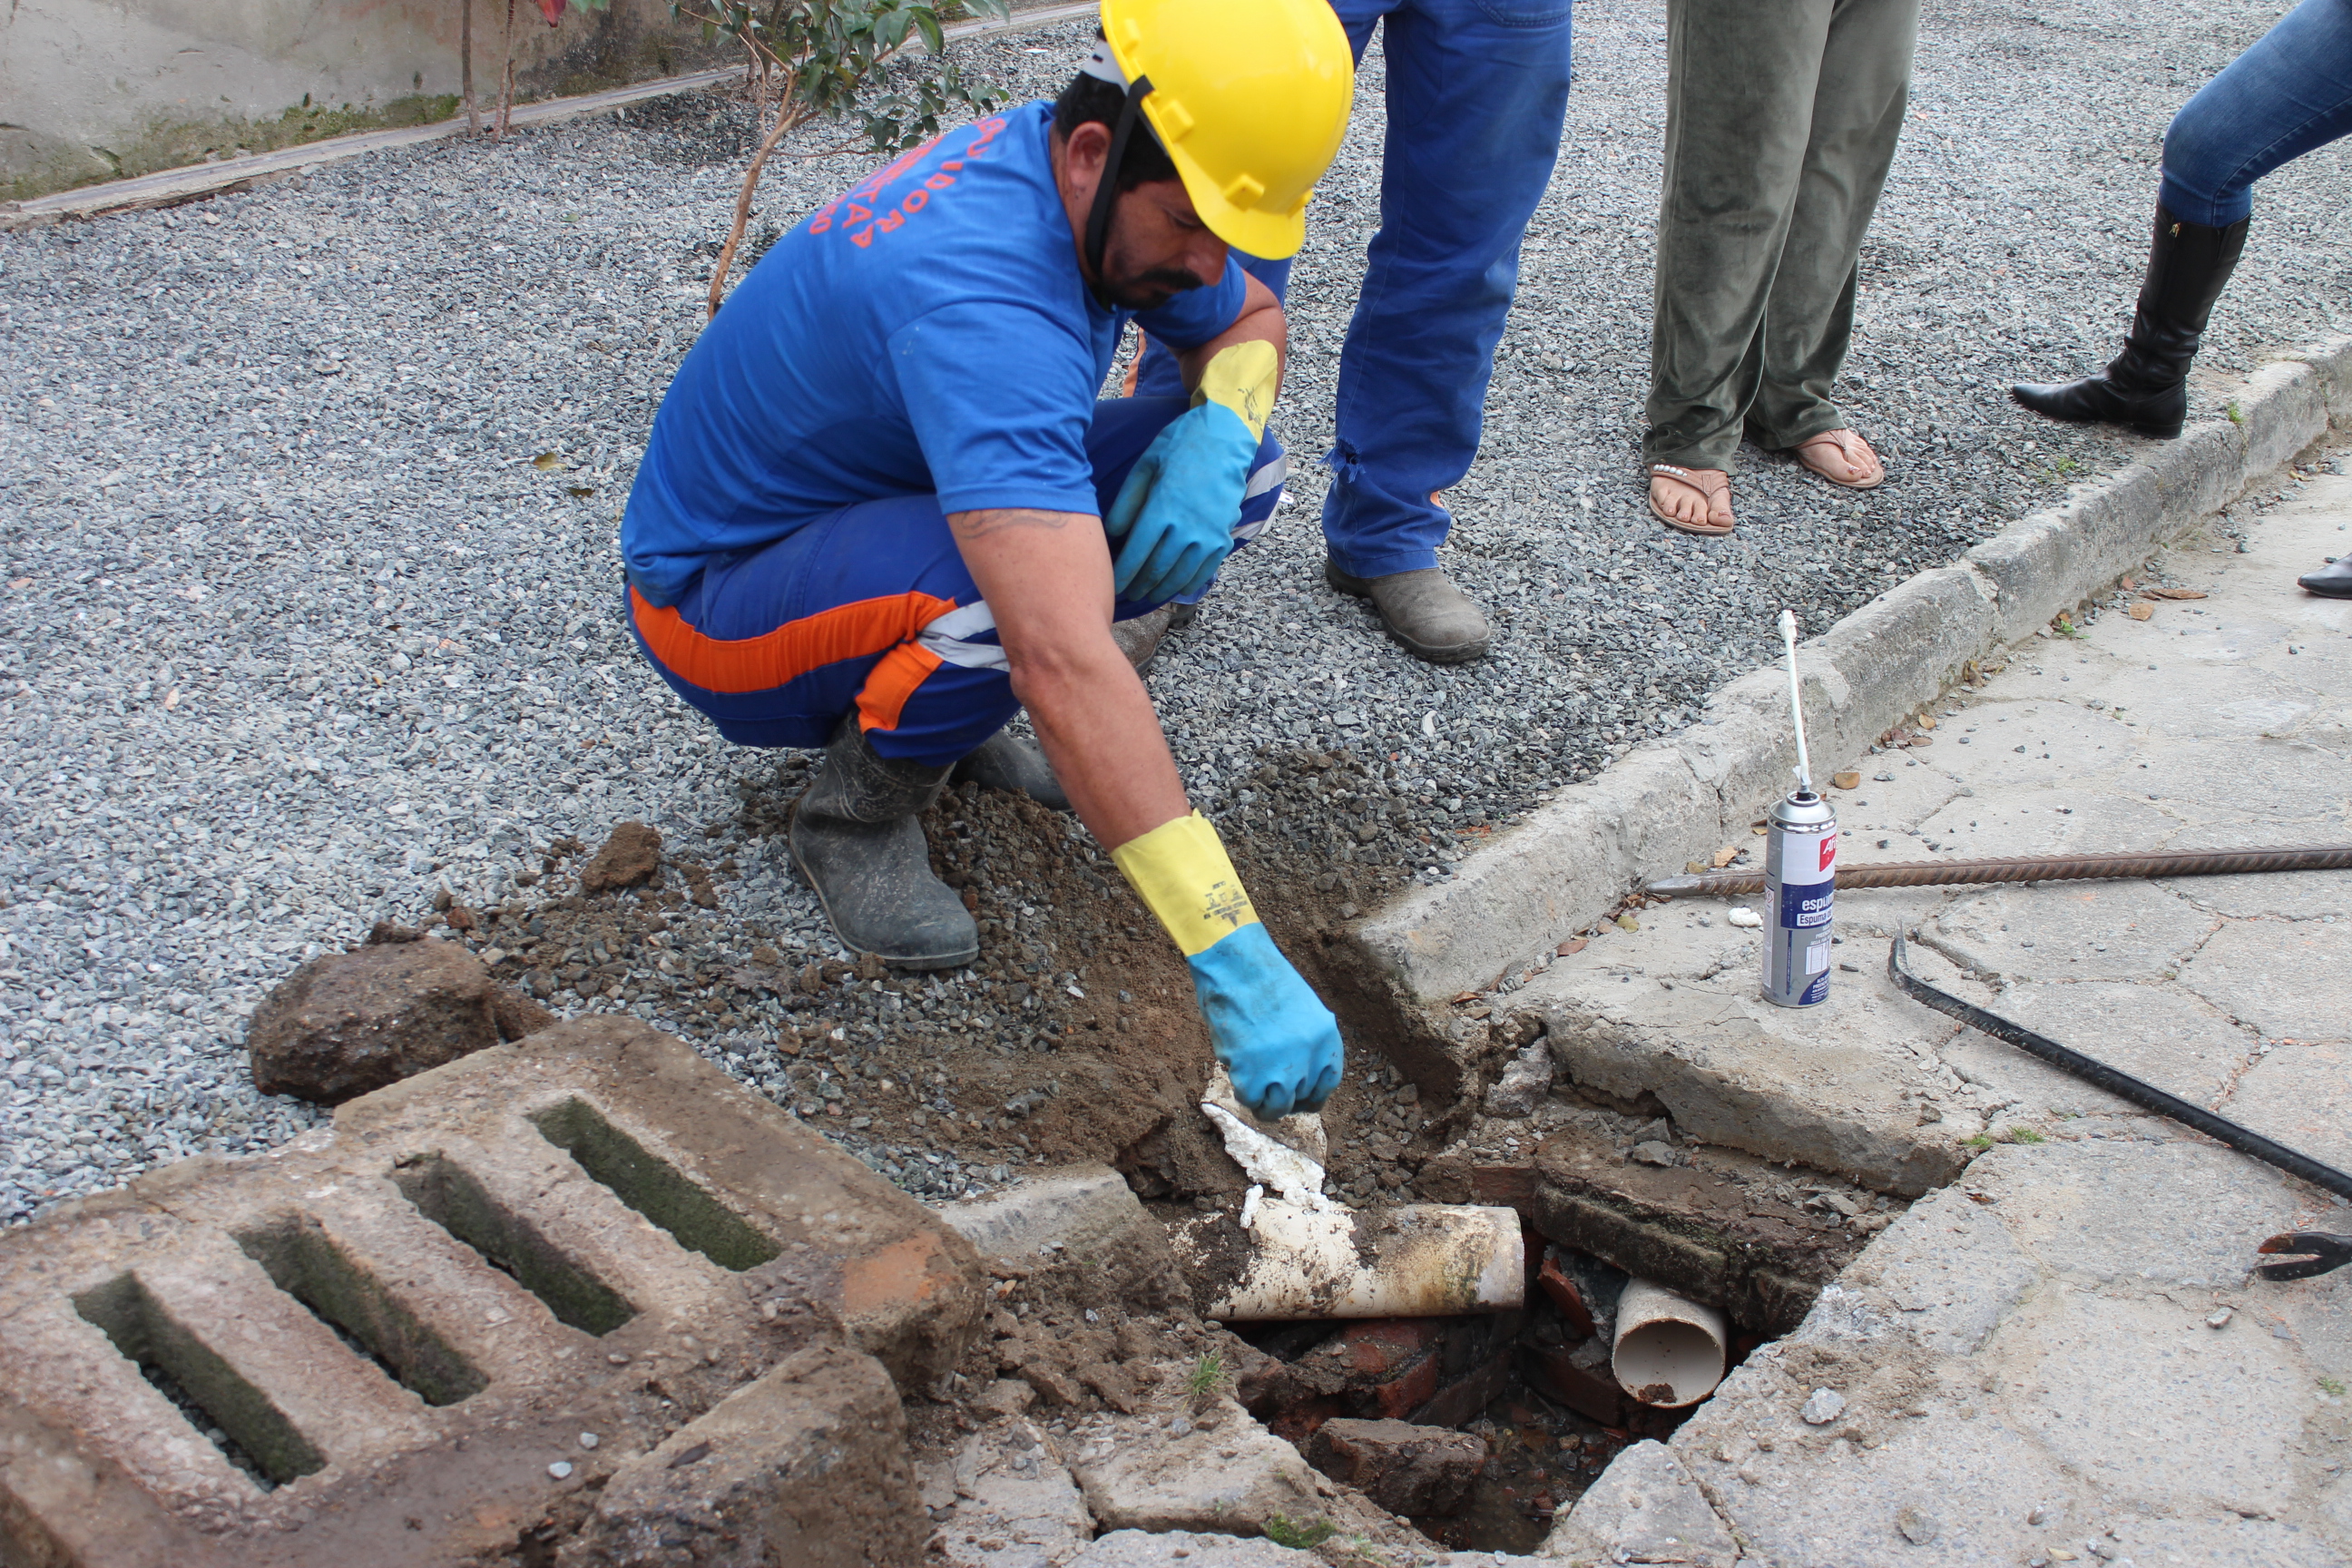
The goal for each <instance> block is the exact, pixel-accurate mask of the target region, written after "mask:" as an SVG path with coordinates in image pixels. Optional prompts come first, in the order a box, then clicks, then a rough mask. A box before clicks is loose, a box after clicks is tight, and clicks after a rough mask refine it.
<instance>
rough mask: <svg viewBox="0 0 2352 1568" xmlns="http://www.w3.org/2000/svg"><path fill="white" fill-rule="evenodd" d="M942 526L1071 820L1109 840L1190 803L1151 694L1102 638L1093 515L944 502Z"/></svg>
mask: <svg viewBox="0 0 2352 1568" xmlns="http://www.w3.org/2000/svg"><path fill="white" fill-rule="evenodd" d="M948 526H949V527H950V528H951V529H952V530H954V531H955V538H956V545H957V548H958V549H959V550H961V552H962V554H963V559H964V564H965V565H966V566H967V567H969V568H970V569H971V575H972V580H973V581H974V582H975V583H977V584H979V585H980V591H981V595H982V597H984V598H985V599H986V600H987V601H988V605H989V608H990V610H991V611H992V613H993V614H994V616H995V619H996V631H997V636H998V637H999V639H1000V640H1001V641H1002V642H1003V644H1004V657H1005V661H1006V663H1007V664H1008V665H1009V666H1010V667H1011V671H1012V676H1013V693H1014V695H1016V696H1018V697H1019V698H1020V699H1021V702H1022V705H1023V706H1024V708H1026V709H1027V710H1029V721H1030V723H1031V724H1033V725H1034V726H1035V728H1036V731H1037V741H1038V743H1039V744H1040V745H1042V746H1043V747H1044V748H1045V756H1046V759H1047V760H1048V761H1049V762H1051V763H1053V764H1054V773H1055V776H1056V777H1057V778H1059V779H1060V780H1061V781H1062V788H1063V789H1064V790H1065V791H1066V792H1067V793H1068V795H1069V797H1070V804H1071V805H1073V806H1074V807H1076V810H1077V814H1078V817H1079V820H1081V821H1082V822H1084V823H1085V824H1086V825H1087V827H1088V828H1089V829H1091V830H1092V831H1093V833H1094V836H1095V837H1096V838H1097V839H1098V840H1100V841H1101V842H1102V843H1103V844H1104V845H1105V846H1117V845H1120V844H1124V843H1126V842H1127V841H1128V840H1129V839H1130V838H1133V837H1137V836H1139V835H1140V834H1144V833H1148V832H1150V830H1151V829H1152V828H1155V827H1157V826H1160V824H1161V823H1164V822H1168V821H1170V820H1171V819H1173V818H1175V817H1179V816H1184V815H1185V814H1186V813H1187V812H1189V811H1191V810H1192V803H1191V802H1190V801H1188V800H1187V799H1186V798H1185V796H1184V786H1183V784H1182V783H1181V781H1180V780H1179V779H1178V778H1177V776H1176V761H1175V759H1174V758H1173V757H1171V755H1170V754H1169V752H1168V742H1167V739H1166V737H1164V736H1163V735H1161V734H1160V719H1159V716H1158V715H1157V714H1155V713H1154V712H1153V711H1152V710H1151V698H1150V694H1149V693H1148V692H1146V691H1145V690H1144V689H1143V681H1142V679H1141V678H1140V677H1139V676H1138V675H1137V674H1136V673H1135V669H1134V667H1133V666H1131V665H1129V663H1128V662H1127V656H1126V655H1125V654H1123V653H1121V652H1120V651H1119V647H1118V644H1117V643H1116V642H1113V641H1112V640H1111V635H1110V613H1111V581H1110V546H1109V543H1108V541H1106V540H1105V538H1104V537H1103V531H1102V524H1101V522H1100V521H1099V520H1097V519H1096V518H1094V517H1091V516H1088V515H1087V514H1086V513H1083V512H1060V511H1034V510H1019V509H1008V510H992V511H961V512H950V514H949V515H948Z"/></svg>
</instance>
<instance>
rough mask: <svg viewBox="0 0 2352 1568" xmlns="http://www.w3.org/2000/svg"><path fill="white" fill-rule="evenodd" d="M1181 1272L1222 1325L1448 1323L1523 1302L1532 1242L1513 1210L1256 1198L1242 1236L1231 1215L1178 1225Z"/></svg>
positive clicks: (1174, 1231)
mask: <svg viewBox="0 0 2352 1568" xmlns="http://www.w3.org/2000/svg"><path fill="white" fill-rule="evenodd" d="M1169 1239H1170V1241H1171V1244H1172V1245H1173V1247H1174V1248H1175V1251H1176V1255H1177V1258H1178V1261H1179V1262H1180V1263H1181V1264H1182V1265H1183V1268H1184V1270H1185V1273H1186V1274H1187V1275H1188V1276H1189V1277H1190V1278H1191V1279H1194V1280H1196V1281H1199V1282H1200V1288H1201V1289H1202V1293H1203V1294H1204V1295H1205V1296H1206V1298H1207V1300H1205V1301H1204V1302H1203V1303H1202V1309H1201V1310H1202V1316H1204V1317H1208V1318H1213V1319H1216V1320H1219V1321H1224V1322H1281V1321H1295V1320H1297V1319H1304V1318H1440V1317H1450V1316H1454V1315H1458V1314H1461V1313H1465V1312H1500V1311H1507V1310H1510V1309H1512V1308H1514V1307H1518V1306H1521V1305H1523V1304H1525V1302H1526V1300H1527V1246H1526V1243H1525V1242H1523V1241H1522V1240H1521V1239H1520V1236H1519V1216H1518V1215H1517V1213H1516V1212H1515V1211H1513V1210H1511V1209H1507V1208H1481V1207H1474V1206H1470V1205H1449V1204H1413V1205H1407V1206H1404V1207H1402V1208H1392V1209H1381V1210H1376V1211H1373V1212H1371V1213H1358V1212H1356V1211H1353V1210H1349V1209H1339V1208H1332V1209H1315V1208H1308V1207H1306V1206H1305V1205H1299V1204H1293V1203H1285V1202H1283V1201H1281V1200H1279V1199H1273V1198H1269V1199H1265V1200H1264V1201H1262V1202H1260V1203H1259V1204H1258V1205H1257V1207H1256V1210H1255V1213H1254V1214H1253V1215H1252V1216H1251V1223H1250V1226H1249V1228H1248V1229H1247V1230H1244V1229H1243V1228H1242V1227H1241V1226H1238V1225H1236V1224H1235V1223H1234V1219H1233V1216H1231V1215H1202V1216H1201V1217H1199V1218H1197V1219H1192V1220H1187V1221H1184V1222H1183V1223H1181V1224H1180V1225H1177V1226H1173V1227H1171V1232H1170V1237H1169Z"/></svg>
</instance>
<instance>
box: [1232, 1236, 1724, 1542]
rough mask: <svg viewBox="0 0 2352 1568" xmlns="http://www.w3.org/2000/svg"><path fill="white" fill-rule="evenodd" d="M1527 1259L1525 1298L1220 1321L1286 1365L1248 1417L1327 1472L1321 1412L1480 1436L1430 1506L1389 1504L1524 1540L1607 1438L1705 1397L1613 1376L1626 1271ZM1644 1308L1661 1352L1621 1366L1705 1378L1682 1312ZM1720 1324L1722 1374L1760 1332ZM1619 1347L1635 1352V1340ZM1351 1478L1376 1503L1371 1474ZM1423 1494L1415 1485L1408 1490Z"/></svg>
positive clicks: (1658, 1428) (1427, 1524)
mask: <svg viewBox="0 0 2352 1568" xmlns="http://www.w3.org/2000/svg"><path fill="white" fill-rule="evenodd" d="M1629 1284H1633V1285H1636V1286H1637V1287H1638V1284H1639V1282H1633V1281H1629V1278H1628V1276H1627V1275H1626V1274H1625V1273H1624V1272H1623V1271H1622V1270H1620V1269H1617V1268H1612V1267H1611V1266H1610V1265H1609V1264H1607V1263H1605V1262H1602V1261H1601V1259H1599V1258H1592V1257H1590V1256H1588V1255H1586V1254H1583V1253H1580V1252H1576V1251H1573V1250H1571V1249H1570V1248H1566V1247H1558V1246H1553V1245H1549V1244H1545V1243H1543V1242H1541V1241H1540V1240H1538V1239H1536V1238H1532V1237H1531V1238H1530V1245H1529V1256H1528V1296H1527V1303H1526V1305H1525V1306H1524V1307H1523V1308H1521V1309H1519V1310H1515V1311H1508V1312H1496V1313H1487V1314H1483V1315H1476V1316H1468V1317H1456V1318H1395V1319H1363V1320H1358V1321H1352V1322H1333V1321H1316V1322H1287V1323H1234V1324H1230V1325H1228V1327H1230V1328H1231V1329H1232V1330H1233V1331H1234V1332H1235V1333H1237V1334H1239V1335H1240V1336H1241V1337H1242V1338H1244V1339H1245V1340H1247V1341H1248V1342H1250V1343H1251V1344H1253V1345H1254V1346H1255V1347H1256V1348H1257V1349H1259V1350H1261V1351H1263V1352H1265V1353H1266V1354H1268V1355H1271V1356H1273V1357H1274V1358H1275V1359H1276V1361H1278V1362H1281V1363H1284V1367H1285V1369H1286V1370H1285V1373H1284V1374H1282V1375H1281V1376H1279V1377H1277V1378H1276V1379H1273V1380H1270V1381H1269V1384H1268V1392H1266V1393H1265V1394H1262V1395H1261V1397H1259V1398H1258V1399H1256V1400H1255V1401H1249V1402H1248V1403H1250V1406H1251V1409H1252V1412H1253V1414H1255V1415H1257V1416H1258V1417H1259V1418H1260V1419H1261V1420H1263V1421H1265V1423H1266V1425H1267V1426H1268V1427H1269V1428H1270V1429H1271V1430H1272V1431H1274V1432H1275V1433H1276V1435H1277V1436H1283V1437H1286V1438H1288V1439H1289V1440H1290V1441H1292V1442H1294V1443H1296V1444H1297V1445H1298V1446H1299V1447H1300V1449H1301V1451H1302V1452H1304V1453H1305V1454H1307V1457H1308V1458H1309V1459H1310V1461H1318V1460H1319V1461H1320V1462H1321V1468H1328V1469H1331V1470H1332V1473H1334V1474H1335V1475H1338V1476H1339V1479H1351V1478H1349V1476H1347V1475H1346V1474H1344V1473H1342V1468H1335V1466H1334V1459H1335V1458H1337V1456H1335V1455H1334V1454H1333V1453H1332V1451H1331V1445H1330V1444H1329V1442H1328V1439H1327V1441H1326V1443H1325V1444H1324V1445H1323V1446H1322V1447H1321V1448H1320V1449H1319V1450H1318V1443H1317V1439H1316V1435H1317V1433H1318V1431H1319V1430H1320V1429H1321V1428H1322V1427H1323V1426H1325V1425H1326V1424H1328V1423H1329V1422H1331V1421H1333V1420H1338V1419H1343V1418H1354V1419H1359V1420H1367V1419H1370V1420H1377V1419H1381V1418H1383V1417H1386V1418H1391V1419H1395V1420H1400V1421H1405V1422H1410V1423H1412V1424H1413V1425H1415V1426H1440V1427H1450V1428H1453V1429H1454V1430H1456V1431H1461V1432H1466V1433H1470V1434H1472V1435H1475V1436H1478V1437H1479V1438H1481V1439H1482V1440H1483V1441H1484V1442H1485V1444H1486V1459H1485V1462H1484V1463H1483V1464H1482V1465H1481V1466H1480V1467H1479V1468H1478V1471H1477V1474H1476V1475H1475V1478H1474V1479H1471V1480H1470V1481H1469V1483H1468V1484H1467V1485H1466V1486H1464V1487H1455V1488H1453V1489H1447V1490H1445V1492H1444V1496H1443V1497H1442V1498H1441V1499H1440V1500H1439V1501H1440V1503H1441V1505H1442V1508H1443V1511H1433V1512H1417V1511H1414V1508H1415V1506H1417V1505H1415V1504H1413V1503H1412V1502H1411V1501H1410V1500H1408V1499H1406V1498H1403V1497H1397V1498H1395V1499H1394V1501H1395V1502H1398V1503H1404V1504H1406V1505H1407V1506H1404V1507H1402V1508H1395V1509H1393V1510H1392V1511H1398V1512H1402V1513H1404V1514H1405V1516H1406V1517H1407V1518H1408V1519H1410V1520H1411V1521H1412V1525H1413V1527H1414V1528H1415V1529H1417V1530H1419V1531H1421V1532H1422V1533H1423V1535H1425V1536H1427V1537H1428V1538H1429V1539H1430V1540H1431V1541H1432V1542H1435V1543H1436V1544H1438V1545H1440V1546H1443V1547H1445V1548H1448V1549H1451V1550H1454V1551H1475V1552H1513V1553H1522V1554H1524V1553H1531V1552H1536V1551H1537V1550H1538V1549H1539V1548H1540V1547H1541V1545H1542V1543H1543V1541H1544V1539H1545V1537H1546V1536H1547V1535H1548V1534H1549V1532H1550V1531H1551V1527H1552V1522H1553V1521H1554V1519H1555V1518H1556V1517H1557V1516H1558V1515H1559V1514H1563V1513H1566V1512H1567V1511H1568V1510H1569V1509H1570V1507H1571V1506H1573V1505H1574V1503H1575V1501H1576V1500H1577V1499H1578V1498H1580V1497H1581V1496H1582V1495H1583V1493H1584V1490H1585V1489H1586V1488H1587V1487H1589V1486H1591V1483H1592V1481H1593V1479H1595V1478H1596V1477H1598V1476H1599V1475H1600V1473H1601V1470H1602V1469H1604V1468H1606V1467H1607V1466H1608V1464H1609V1462H1610V1461H1611V1460H1612V1459H1613V1458H1616V1457H1617V1455H1618V1453H1619V1452H1620V1451H1621V1450H1622V1449H1623V1448H1625V1447H1628V1446H1629V1445H1631V1444H1633V1443H1636V1442H1639V1441H1641V1440H1643V1439H1644V1438H1657V1439H1660V1440H1663V1439H1664V1438H1667V1437H1669V1436H1672V1435H1673V1434H1674V1431H1675V1428H1676V1427H1678V1426H1681V1425H1682V1424H1683V1422H1684V1421H1685V1420H1687V1419H1688V1418H1689V1417H1690V1415H1691V1413H1692V1412H1693V1411H1695V1410H1696V1409H1698V1408H1699V1407H1700V1406H1701V1405H1704V1404H1705V1402H1706V1401H1705V1398H1699V1399H1696V1400H1694V1401H1693V1402H1692V1403H1689V1404H1687V1405H1681V1406H1679V1407H1676V1408H1658V1407H1656V1406H1654V1405H1645V1404H1643V1402H1642V1401H1641V1400H1640V1399H1638V1398H1636V1397H1635V1396H1634V1395H1633V1394H1631V1393H1629V1392H1628V1391H1627V1390H1626V1389H1625V1388H1624V1387H1622V1385H1621V1384H1620V1383H1619V1381H1618V1376H1617V1372H1618V1371H1622V1370H1625V1368H1618V1369H1614V1370H1612V1342H1613V1337H1614V1329H1615V1325H1616V1320H1617V1310H1618V1307H1619V1303H1620V1301H1621V1300H1622V1299H1623V1298H1625V1296H1626V1294H1627V1291H1628V1287H1629ZM1636 1300H1637V1301H1638V1300H1639V1298H1638V1296H1637V1298H1636ZM1700 1308H1701V1310H1702V1311H1706V1310H1707V1304H1704V1303H1702V1304H1700ZM1636 1310H1643V1311H1644V1312H1649V1311H1651V1310H1654V1304H1653V1306H1652V1307H1638V1306H1637V1308H1636ZM1645 1321H1656V1322H1657V1324H1658V1326H1657V1327H1656V1328H1654V1330H1651V1331H1649V1333H1650V1335H1651V1337H1653V1338H1654V1339H1655V1340H1656V1341H1657V1342H1658V1346H1659V1348H1660V1349H1662V1350H1663V1351H1664V1352H1665V1355H1664V1360H1663V1361H1660V1360H1656V1359H1653V1360H1651V1361H1649V1362H1647V1363H1644V1362H1643V1361H1642V1360H1641V1358H1640V1357H1639V1355H1638V1353H1637V1354H1635V1355H1634V1356H1633V1358H1632V1359H1629V1361H1628V1362H1627V1363H1626V1366H1627V1367H1634V1368H1641V1367H1647V1368H1648V1369H1649V1370H1640V1371H1636V1373H1635V1375H1638V1376H1641V1377H1643V1378H1644V1379H1646V1380H1648V1382H1649V1384H1650V1385H1651V1386H1650V1387H1649V1388H1648V1392H1650V1393H1652V1394H1654V1395H1655V1394H1659V1393H1660V1390H1659V1389H1658V1388H1657V1387H1656V1386H1655V1384H1657V1383H1658V1382H1659V1381H1660V1380H1661V1373H1660V1371H1659V1369H1660V1368H1664V1369H1665V1371H1666V1373H1667V1374H1669V1375H1671V1376H1675V1377H1682V1378H1687V1377H1688V1376H1689V1375H1690V1374H1691V1373H1692V1370H1693V1366H1694V1355H1695V1354H1696V1360H1697V1363H1699V1368H1698V1370H1699V1374H1700V1379H1701V1383H1702V1384H1703V1385H1704V1386H1706V1387H1707V1388H1708V1389H1710V1391H1711V1389H1712V1386H1713V1373H1712V1369H1711V1367H1708V1366H1706V1364H1705V1363H1706V1360H1707V1356H1708V1354H1709V1353H1710V1352H1708V1351H1707V1350H1706V1347H1705V1346H1704V1345H1701V1344H1699V1343H1697V1342H1696V1340H1695V1339H1694V1338H1693V1328H1692V1325H1691V1324H1689V1323H1687V1322H1685V1321H1681V1320H1680V1319H1678V1318H1675V1317H1672V1316H1669V1317H1666V1318H1663V1319H1655V1320H1651V1319H1645ZM1720 1321H1721V1320H1720V1318H1719V1316H1718V1317H1717V1322H1718V1324H1719V1323H1720ZM1720 1331H1721V1332H1722V1333H1723V1335H1724V1338H1725V1340H1726V1345H1725V1349H1726V1351H1727V1356H1726V1367H1725V1370H1726V1371H1728V1369H1729V1368H1730V1367H1733V1366H1737V1365H1738V1363H1740V1361H1742V1360H1744V1359H1745V1358H1746V1357H1747V1356H1748V1354H1749V1353H1751V1352H1753V1351H1754V1350H1755V1348H1756V1347H1757V1346H1758V1345H1760V1344H1762V1343H1764V1342H1765V1341H1764V1338H1763V1337H1762V1336H1760V1335H1758V1334H1755V1333H1751V1332H1747V1331H1741V1330H1738V1329H1737V1328H1722V1329H1721V1330H1720ZM1637 1337H1638V1336H1637ZM1629 1350H1633V1351H1636V1352H1638V1350H1639V1345H1638V1343H1637V1344H1635V1345H1632V1346H1629ZM1354 1484H1358V1485H1360V1486H1361V1485H1364V1483H1363V1482H1362V1481H1356V1482H1355V1483H1354ZM1364 1489H1366V1490H1367V1491H1369V1492H1370V1495H1372V1496H1373V1498H1374V1499H1375V1500H1381V1491H1380V1489H1379V1487H1378V1485H1370V1486H1365V1487H1364ZM1429 1500H1430V1498H1429V1494H1428V1493H1427V1492H1426V1491H1425V1490H1424V1491H1423V1493H1422V1494H1421V1501H1422V1502H1427V1501H1429ZM1383 1506H1390V1505H1389V1503H1388V1502H1383Z"/></svg>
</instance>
